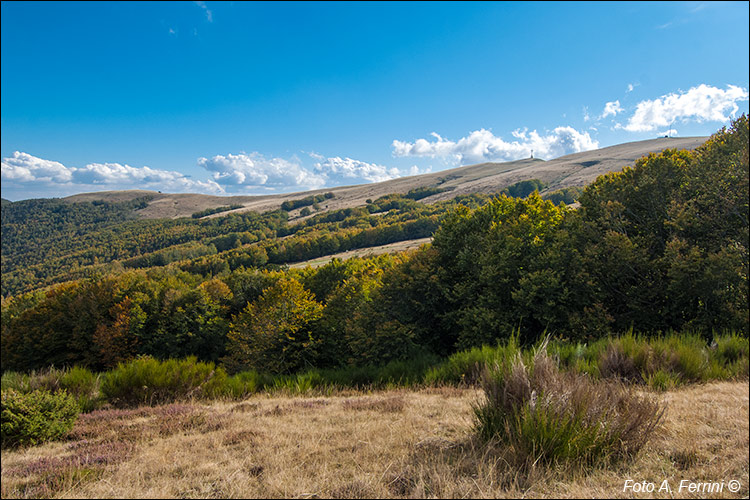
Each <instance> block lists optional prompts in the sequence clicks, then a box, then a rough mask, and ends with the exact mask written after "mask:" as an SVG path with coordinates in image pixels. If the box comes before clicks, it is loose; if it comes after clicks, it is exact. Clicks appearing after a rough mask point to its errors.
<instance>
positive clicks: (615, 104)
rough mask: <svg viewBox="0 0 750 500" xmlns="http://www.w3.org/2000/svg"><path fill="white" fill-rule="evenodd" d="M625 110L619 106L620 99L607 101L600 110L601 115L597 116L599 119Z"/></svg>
mask: <svg viewBox="0 0 750 500" xmlns="http://www.w3.org/2000/svg"><path fill="white" fill-rule="evenodd" d="M623 111H625V110H624V109H622V106H620V101H619V100H618V101H612V102H608V103H607V104H605V105H604V111H603V112H602V115H601V116H600V117H599V118H600V119H604V118H606V117H608V116H610V115H611V116H617V113H622V112H623Z"/></svg>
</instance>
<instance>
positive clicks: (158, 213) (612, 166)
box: [65, 137, 707, 219]
mask: <svg viewBox="0 0 750 500" xmlns="http://www.w3.org/2000/svg"><path fill="white" fill-rule="evenodd" d="M706 139H707V137H679V138H674V137H673V138H668V137H662V138H659V139H650V140H646V141H638V142H629V143H625V144H619V145H616V146H610V147H606V148H602V149H597V150H593V151H586V152H583V153H575V154H572V155H567V156H562V157H560V158H556V159H553V160H549V161H543V160H539V159H524V160H517V161H511V162H506V163H482V164H479V165H470V166H465V167H458V168H454V169H450V170H442V171H440V172H433V173H429V174H422V175H416V176H411V177H399V178H397V179H392V180H389V181H384V182H378V183H373V184H362V185H357V186H342V187H336V188H325V189H319V190H316V191H305V192H300V193H289V194H279V195H264V196H210V195H202V194H167V193H158V192H154V191H140V190H133V191H103V192H99V193H84V194H78V195H74V196H70V197H67V198H65V200H68V201H70V202H82V201H93V200H106V201H109V202H117V201H126V200H131V199H133V198H138V197H142V196H146V195H149V196H153V199H152V200H151V201H150V202H149V205H148V206H147V207H146V208H144V209H142V210H139V211H138V214H139V215H140V216H141V217H144V218H148V219H154V218H165V217H167V218H168V217H172V218H174V217H190V216H191V215H192V214H193V213H195V212H199V211H201V210H205V209H208V208H216V207H219V206H226V205H232V204H242V205H244V208H240V209H236V210H233V211H231V212H234V211H237V212H241V211H247V210H254V211H257V212H264V211H267V210H276V209H278V208H279V207H280V206H281V204H282V203H283V202H284V201H287V200H294V199H299V198H304V197H306V196H310V195H316V194H322V193H326V192H333V193H334V195H335V197H334V198H332V199H330V200H326V201H325V202H323V203H321V204H320V205H321V211H327V210H338V209H341V208H351V207H356V206H361V205H365V203H366V200H368V199H372V200H375V199H377V198H379V197H381V196H385V195H388V194H393V193H401V194H405V193H407V192H409V190H411V189H416V188H420V187H435V186H440V187H442V188H447V189H449V191H446V192H443V193H439V194H437V195H434V196H430V197H428V198H424V199H423V200H422V201H423V202H425V203H430V202H435V201H440V200H445V199H450V198H453V197H455V196H458V195H462V194H472V193H496V192H498V191H500V190H502V189H504V188H505V187H507V186H510V185H512V184H515V183H516V182H519V181H522V180H527V179H539V180H541V181H543V182H544V183H546V184H547V186H548V187H547V191H555V190H557V189H561V188H565V187H570V186H585V185H587V184H590V183H591V182H593V181H594V180H595V179H596V178H597V177H598V176H600V175H602V174H604V173H607V172H612V171H619V170H622V169H623V167H625V166H632V165H633V164H634V163H635V160H637V159H638V158H640V157H642V156H644V155H647V154H648V153H651V152H659V151H661V150H663V149H665V148H674V149H695V148H696V147H698V146H700V145H701V144H703V143H704V142H705V141H706ZM231 212H222V213H221V214H215V215H212V216H209V217H220V216H222V215H226V214H228V213H231ZM298 213H299V209H298V210H295V211H292V212H291V215H292V216H295V215H298Z"/></svg>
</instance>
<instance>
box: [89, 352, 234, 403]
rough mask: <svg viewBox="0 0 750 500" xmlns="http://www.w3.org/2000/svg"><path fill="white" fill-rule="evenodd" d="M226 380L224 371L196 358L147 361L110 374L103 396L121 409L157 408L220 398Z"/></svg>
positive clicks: (104, 379) (102, 385)
mask: <svg viewBox="0 0 750 500" xmlns="http://www.w3.org/2000/svg"><path fill="white" fill-rule="evenodd" d="M226 380H227V375H226V372H225V371H224V369H222V368H216V367H215V366H214V364H213V363H203V362H198V361H197V358H196V357H195V356H191V357H188V358H186V359H182V360H177V359H170V360H167V361H158V360H156V359H153V358H149V357H144V358H139V359H136V360H133V361H130V362H128V363H120V364H118V365H117V368H115V369H114V370H112V371H110V372H107V373H106V374H105V375H104V377H103V379H102V384H101V392H102V395H103V396H104V397H105V398H107V400H108V401H109V402H110V403H112V404H113V405H115V406H118V407H129V406H138V405H144V404H145V405H156V404H165V403H172V402H174V401H177V400H180V399H187V398H190V397H211V396H215V395H217V394H221V392H222V390H223V388H224V386H225V383H226Z"/></svg>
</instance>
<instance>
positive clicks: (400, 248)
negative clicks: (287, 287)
mask: <svg viewBox="0 0 750 500" xmlns="http://www.w3.org/2000/svg"><path fill="white" fill-rule="evenodd" d="M431 241H432V238H420V239H417V240H407V241H397V242H396V243H389V244H387V245H380V246H377V247H367V248H357V249H354V250H349V251H347V252H341V253H337V254H333V255H326V256H324V257H319V258H317V259H311V260H306V261H304V262H296V263H294V264H289V267H291V268H297V269H300V268H304V267H308V266H310V267H320V266H323V265H325V264H328V263H329V262H331V261H332V260H333V259H340V260H346V259H351V258H352V257H370V256H372V255H381V254H384V253H398V252H405V251H407V250H415V249H417V248H419V247H421V246H422V245H424V244H425V243H429V242H431Z"/></svg>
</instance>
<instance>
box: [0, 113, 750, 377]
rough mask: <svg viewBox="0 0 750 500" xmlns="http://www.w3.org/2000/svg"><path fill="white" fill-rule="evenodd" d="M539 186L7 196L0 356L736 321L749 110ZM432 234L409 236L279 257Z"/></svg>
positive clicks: (386, 344)
mask: <svg viewBox="0 0 750 500" xmlns="http://www.w3.org/2000/svg"><path fill="white" fill-rule="evenodd" d="M519 184H520V183H519ZM540 188H541V185H540V184H536V183H534V182H530V181H525V183H524V184H523V185H516V186H511V187H510V188H508V189H506V190H505V192H501V193H499V194H498V195H496V196H480V195H475V196H469V197H458V198H455V199H453V200H450V201H446V202H440V203H435V204H431V205H427V204H422V203H420V202H419V201H418V200H419V199H421V195H422V194H424V193H409V194H407V195H390V196H386V197H383V198H380V199H378V200H374V201H371V202H370V203H368V204H367V205H366V206H363V207H360V208H354V209H345V210H337V211H331V212H324V213H315V208H314V207H313V211H310V212H311V217H308V218H306V219H303V220H300V221H294V220H290V216H289V213H288V212H286V211H284V210H279V211H275V212H268V213H264V214H257V213H253V212H243V213H231V214H228V215H225V216H219V217H213V218H208V219H203V218H197V217H196V218H182V219H173V220H172V219H169V220H166V219H165V220H141V219H137V217H136V216H135V215H134V214H135V213H136V211H137V210H138V207H139V206H143V204H144V203H146V202H147V200H135V201H132V202H127V203H111V204H110V203H105V202H91V203H76V204H70V203H65V202H63V201H60V200H27V201H23V202H14V203H5V202H4V203H3V206H2V276H3V279H2V281H3V283H2V293H3V301H2V351H1V356H2V369H3V371H6V370H13V371H29V370H38V369H42V368H46V367H48V366H50V365H54V366H55V367H73V366H79V367H85V368H89V369H92V370H107V369H112V368H114V367H116V366H118V364H119V363H122V362H126V361H130V360H134V359H137V358H140V357H143V356H149V357H153V358H155V359H157V360H168V359H175V358H186V357H189V356H195V357H196V358H197V359H198V360H199V361H204V362H212V363H216V364H219V365H220V366H222V367H224V369H226V370H227V372H229V373H240V372H242V371H246V370H255V371H257V372H260V373H269V374H286V375H289V374H294V373H297V372H300V371H302V370H306V369H311V368H320V369H335V368H341V367H359V366H378V365H384V364H386V363H389V362H397V361H403V360H409V359H417V358H419V359H425V358H426V357H433V358H435V359H444V358H446V357H448V356H450V355H452V354H454V353H456V352H457V351H461V350H468V349H471V348H480V347H481V346H487V345H489V346H493V345H498V344H499V343H503V342H508V341H509V339H511V338H512V337H513V336H514V335H515V336H517V339H518V342H520V344H521V345H532V344H534V343H536V342H538V341H539V340H540V339H541V338H544V337H545V336H547V335H552V336H554V337H555V338H557V339H561V340H564V341H572V342H593V341H596V340H597V339H602V338H607V337H609V336H612V335H617V334H622V333H623V332H627V331H637V332H640V333H641V334H643V335H646V336H658V335H661V334H666V333H667V332H694V333H695V334H696V335H698V336H702V337H703V338H704V339H705V341H706V342H710V341H711V339H712V338H713V336H714V335H715V334H718V333H721V332H728V331H731V332H736V333H738V334H739V335H741V336H744V337H747V335H748V119H747V116H744V115H743V116H742V117H740V118H739V119H737V120H736V121H734V122H732V124H731V126H730V127H727V128H724V129H722V130H720V131H718V132H717V133H716V134H714V135H713V136H712V137H711V138H710V139H709V140H708V141H707V142H706V143H705V144H704V145H703V146H701V147H699V148H698V149H696V150H695V151H684V150H682V151H678V150H669V149H668V150H664V151H662V152H661V153H658V154H651V155H649V156H647V157H643V158H641V159H639V160H638V161H637V162H636V163H635V165H633V166H632V167H626V168H625V169H624V170H623V171H622V172H615V173H611V174H607V175H604V176H601V177H599V178H598V179H597V180H596V181H595V182H594V183H592V184H590V185H589V186H586V187H585V188H584V189H583V190H582V191H580V192H579V191H575V190H568V191H567V192H557V193H554V196H547V197H546V198H548V199H544V198H542V197H541V196H540V195H539V194H538V192H537V191H536V190H538V189H540ZM574 199H577V201H578V203H579V204H580V206H578V207H577V208H571V207H568V206H566V204H565V203H566V202H570V201H572V200H574ZM308 201H309V202H310V203H308ZM317 202H318V200H315V199H312V198H311V199H310V200H307V199H304V200H302V201H300V203H302V205H299V204H298V205H299V206H303V205H304V206H305V208H308V207H309V206H312V205H313V204H316V203H317ZM308 210H309V208H308ZM428 236H432V237H433V241H432V243H431V244H429V245H425V246H423V247H422V248H420V249H419V250H417V251H413V252H410V253H405V254H398V255H383V256H378V257H372V258H368V259H359V258H355V259H350V260H347V261H340V260H335V259H334V260H333V261H331V262H330V263H328V264H327V265H324V266H322V267H318V268H312V267H308V268H304V269H290V268H288V266H286V264H288V263H291V262H297V261H304V260H308V259H311V258H314V257H319V256H325V255H330V254H333V253H336V252H340V251H344V250H349V249H352V248H363V247H370V246H376V245H382V244H385V243H391V242H394V241H402V240H409V239H416V238H424V237H428Z"/></svg>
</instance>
